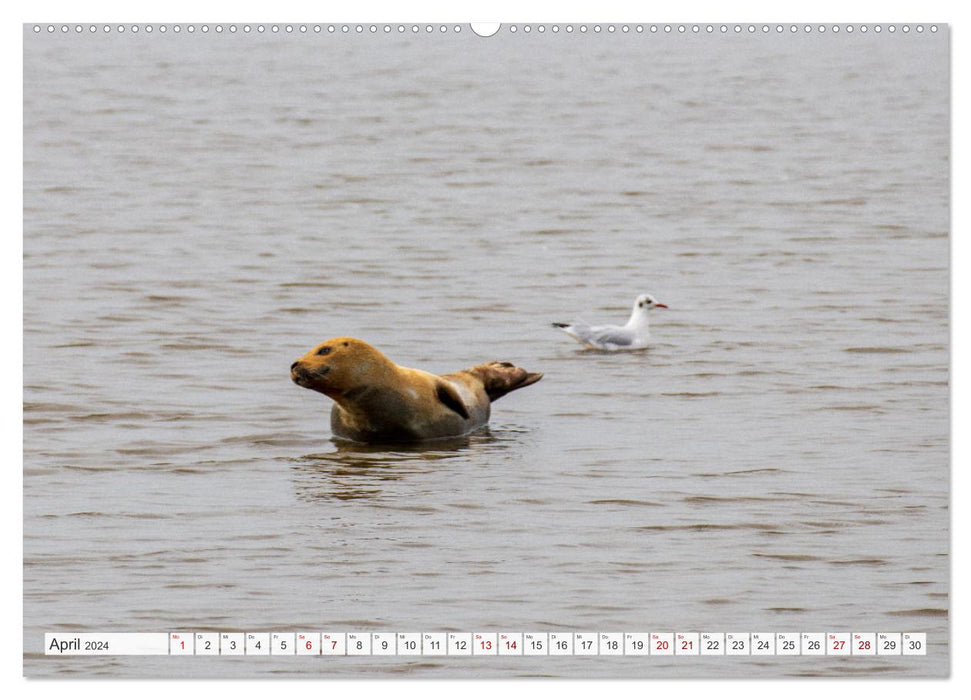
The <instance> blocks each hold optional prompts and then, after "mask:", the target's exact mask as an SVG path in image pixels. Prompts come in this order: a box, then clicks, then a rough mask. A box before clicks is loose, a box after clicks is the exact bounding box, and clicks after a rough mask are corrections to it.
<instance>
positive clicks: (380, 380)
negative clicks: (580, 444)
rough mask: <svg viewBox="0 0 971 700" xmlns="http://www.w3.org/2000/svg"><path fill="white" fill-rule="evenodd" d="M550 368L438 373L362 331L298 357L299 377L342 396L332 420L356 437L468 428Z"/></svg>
mask: <svg viewBox="0 0 971 700" xmlns="http://www.w3.org/2000/svg"><path fill="white" fill-rule="evenodd" d="M542 377H543V375H542V374H541V373H539V372H527V371H526V370H524V369H522V368H521V367H516V366H515V365H513V364H511V363H509V362H486V363H484V364H481V365H476V366H475V367H470V368H468V369H463V370H460V371H458V372H452V373H450V374H443V375H436V374H431V373H430V372H425V371H423V370H420V369H411V368H409V367H401V366H399V365H396V364H395V363H394V362H392V361H391V360H389V359H388V358H387V357H386V356H385V355H384V354H383V353H381V352H380V351H379V350H377V349H376V348H374V347H372V346H370V345H368V344H367V343H365V342H364V341H363V340H358V339H357V338H344V337H340V338H331V339H330V340H327V341H324V342H323V343H321V344H320V345H318V346H317V347H315V348H314V349H312V350H311V351H310V352H308V353H307V354H306V355H304V356H303V357H301V358H300V359H298V360H297V361H296V362H294V363H293V364H292V365H290V378H291V379H292V380H293V381H294V383H296V384H298V385H300V386H302V387H305V388H307V389H312V390H314V391H319V392H320V393H321V394H324V395H326V396H327V397H328V398H330V399H332V400H333V401H334V405H333V407H332V408H331V412H330V427H331V430H332V431H333V433H334V435H335V436H336V437H339V438H344V439H347V440H353V441H356V442H369V443H375V442H383V443H395V442H416V441H420V440H435V439H439V438H448V437H457V436H461V435H465V434H466V433H469V432H471V431H473V430H475V429H476V428H480V427H482V426H484V425H486V424H487V423H488V422H489V414H490V412H491V406H492V402H493V401H496V400H497V399H500V398H502V397H503V396H505V395H506V394H508V393H509V392H510V391H515V390H516V389H521V388H522V387H524V386H529V385H530V384H535V383H536V382H538V381H539V380H540V379H542Z"/></svg>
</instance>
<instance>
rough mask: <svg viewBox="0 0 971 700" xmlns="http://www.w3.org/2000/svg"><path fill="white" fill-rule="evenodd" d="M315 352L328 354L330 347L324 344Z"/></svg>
mask: <svg viewBox="0 0 971 700" xmlns="http://www.w3.org/2000/svg"><path fill="white" fill-rule="evenodd" d="M317 354H318V355H329V354H330V348H329V347H327V346H326V345H325V346H324V347H322V348H321V349H320V350H318V351H317Z"/></svg>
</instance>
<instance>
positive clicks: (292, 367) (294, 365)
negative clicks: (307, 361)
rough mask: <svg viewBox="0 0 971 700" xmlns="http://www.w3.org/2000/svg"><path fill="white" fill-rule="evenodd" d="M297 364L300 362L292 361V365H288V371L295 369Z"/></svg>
mask: <svg viewBox="0 0 971 700" xmlns="http://www.w3.org/2000/svg"><path fill="white" fill-rule="evenodd" d="M299 364H300V363H299V362H294V363H293V364H292V365H290V371H291V372H292V371H293V370H295V369H296V368H297V365H299Z"/></svg>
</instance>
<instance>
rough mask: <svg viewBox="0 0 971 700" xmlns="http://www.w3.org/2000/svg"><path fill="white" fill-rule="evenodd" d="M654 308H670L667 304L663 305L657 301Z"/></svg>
mask: <svg viewBox="0 0 971 700" xmlns="http://www.w3.org/2000/svg"><path fill="white" fill-rule="evenodd" d="M654 307H655V308H661V309H666V308H668V305H667V304H662V303H661V302H659V301H656V302H654Z"/></svg>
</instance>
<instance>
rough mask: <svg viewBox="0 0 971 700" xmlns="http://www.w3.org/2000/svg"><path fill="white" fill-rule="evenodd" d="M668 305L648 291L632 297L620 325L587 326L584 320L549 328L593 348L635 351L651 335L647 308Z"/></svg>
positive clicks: (646, 342) (555, 324)
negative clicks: (630, 305) (625, 321)
mask: <svg viewBox="0 0 971 700" xmlns="http://www.w3.org/2000/svg"><path fill="white" fill-rule="evenodd" d="M657 308H662V309H666V308H668V306H667V304H662V303H661V302H659V301H657V300H656V299H655V298H654V297H652V296H651V295H650V294H641V295H640V296H639V297H637V299H635V300H634V309H633V311H631V315H630V319H628V321H627V323H626V324H624V325H623V326H608V325H604V326H588V325H587V324H585V323H554V324H553V327H554V328H557V329H559V330H561V331H563V332H564V333H566V334H567V335H568V336H570V337H571V338H574V339H575V340H576V341H577V342H579V343H581V344H582V345H583V346H585V347H588V348H592V349H594V350H638V349H640V348H644V347H647V345H648V341H649V340H650V337H651V330H650V320H649V318H648V316H649V315H650V311H651V309H657Z"/></svg>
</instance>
